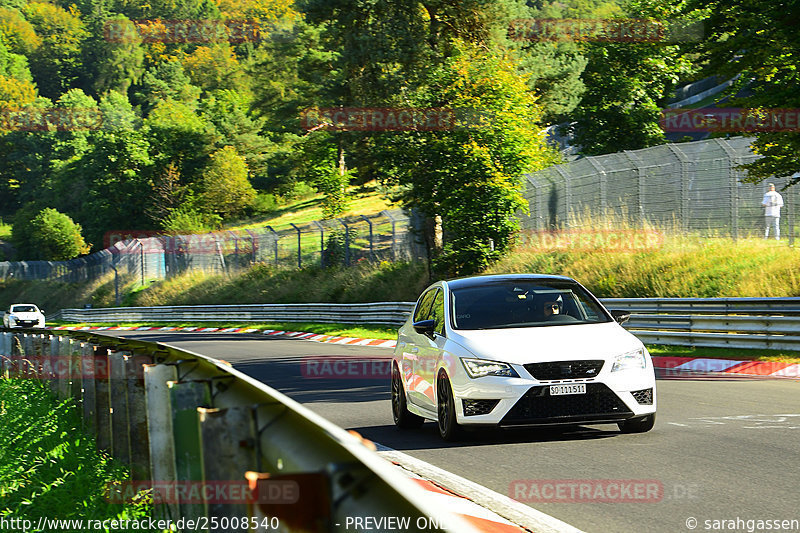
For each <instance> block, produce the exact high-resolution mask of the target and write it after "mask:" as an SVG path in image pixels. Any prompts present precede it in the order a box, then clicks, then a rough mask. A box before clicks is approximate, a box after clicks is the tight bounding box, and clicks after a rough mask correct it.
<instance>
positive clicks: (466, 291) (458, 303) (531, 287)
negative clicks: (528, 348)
mask: <svg viewBox="0 0 800 533" xmlns="http://www.w3.org/2000/svg"><path fill="white" fill-rule="evenodd" d="M451 294H452V296H451V303H452V309H453V313H452V325H453V328H454V329H496V328H521V327H538V326H557V325H567V324H596V323H600V322H610V321H611V319H610V318H609V317H608V315H607V314H606V312H605V311H603V309H602V308H601V307H600V306H599V305H598V304H597V303H596V302H595V300H594V299H593V298H592V297H591V296H590V295H589V294H588V293H587V292H586V291H585V290H584V289H583V288H581V287H580V286H579V285H577V284H576V283H571V282H568V281H559V280H553V281H547V280H535V281H519V282H517V281H506V280H501V281H492V282H487V283H486V284H481V285H475V286H471V287H462V288H455V289H453V290H452V292H451Z"/></svg>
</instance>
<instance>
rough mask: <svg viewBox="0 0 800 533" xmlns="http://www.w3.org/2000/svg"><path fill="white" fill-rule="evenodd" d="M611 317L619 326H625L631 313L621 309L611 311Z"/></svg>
mask: <svg viewBox="0 0 800 533" xmlns="http://www.w3.org/2000/svg"><path fill="white" fill-rule="evenodd" d="M609 312H610V313H611V316H613V317H614V320H616V321H617V324H624V323H625V322H627V321H628V319H629V318H630V317H631V313H630V311H622V310H621V309H613V310H609Z"/></svg>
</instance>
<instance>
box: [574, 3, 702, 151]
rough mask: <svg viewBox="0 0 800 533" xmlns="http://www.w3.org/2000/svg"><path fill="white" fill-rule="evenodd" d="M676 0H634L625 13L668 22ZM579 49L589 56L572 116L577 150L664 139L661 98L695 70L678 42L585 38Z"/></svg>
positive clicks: (630, 145) (630, 147) (676, 9)
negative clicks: (581, 95) (589, 40)
mask: <svg viewBox="0 0 800 533" xmlns="http://www.w3.org/2000/svg"><path fill="white" fill-rule="evenodd" d="M678 3H679V2H677V1H674V2H673V1H672V0H665V1H661V0H655V1H651V0H643V1H641V2H639V1H632V2H631V3H630V4H629V5H628V15H629V16H631V17H634V18H644V17H653V18H656V19H658V20H669V19H673V18H676V17H677V16H678V15H679V14H680V9H679V7H678V6H676V5H672V4H678ZM583 50H584V54H585V55H586V58H587V60H588V63H587V66H586V69H585V70H584V72H583V75H582V79H583V83H584V84H585V86H586V91H585V93H584V94H583V97H582V99H581V103H580V104H579V105H578V107H577V108H576V110H575V112H574V113H573V114H572V116H571V119H572V120H574V121H575V123H576V124H575V126H574V130H573V133H574V136H575V143H576V144H577V145H579V146H580V147H581V152H582V153H584V154H586V155H598V154H606V153H612V152H619V151H621V150H636V149H639V148H646V147H648V146H653V145H656V144H662V143H664V142H665V138H664V132H663V130H662V129H661V128H660V126H659V119H660V116H661V112H660V110H661V108H660V106H659V101H660V100H661V99H662V98H664V97H665V96H666V95H667V94H669V91H670V90H672V88H673V87H675V86H676V84H677V82H678V80H679V79H681V77H683V76H688V75H690V74H691V73H693V72H694V68H695V67H693V65H692V63H691V62H690V60H689V58H688V57H687V56H686V55H685V53H684V50H683V49H682V48H681V46H680V45H678V44H664V43H655V44H651V43H626V42H622V43H615V42H609V43H603V42H587V43H584V44H583Z"/></svg>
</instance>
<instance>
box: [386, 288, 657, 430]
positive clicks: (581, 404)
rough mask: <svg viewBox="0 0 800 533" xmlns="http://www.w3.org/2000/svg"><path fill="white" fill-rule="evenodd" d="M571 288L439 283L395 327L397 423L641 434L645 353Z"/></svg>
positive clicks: (649, 419) (617, 319)
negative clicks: (612, 428) (605, 428)
mask: <svg viewBox="0 0 800 533" xmlns="http://www.w3.org/2000/svg"><path fill="white" fill-rule="evenodd" d="M629 317H630V314H629V313H626V312H622V311H608V310H607V309H606V308H605V307H603V305H602V304H601V303H600V302H599V301H598V300H597V298H595V297H594V296H593V295H592V294H591V293H590V292H589V291H588V290H586V289H585V288H584V287H583V286H582V285H580V284H579V283H578V282H577V281H575V280H573V279H571V278H567V277H563V276H549V275H547V276H546V275H535V274H514V275H494V276H477V277H471V278H462V279H456V280H451V281H439V282H437V283H434V284H433V285H431V286H430V287H429V288H428V289H427V290H426V291H425V292H424V293H423V294H422V296H420V298H419V300H418V301H417V305H416V307H415V309H414V312H413V314H412V315H411V316H410V317H409V319H408V320H407V321H406V323H405V324H404V325H403V326H402V327H401V328H400V330H399V332H398V338H397V347H396V348H395V353H394V357H393V361H392V382H391V387H392V413H393V417H394V422H395V424H396V425H397V426H399V427H416V426H419V425H420V424H422V422H423V421H424V419H430V420H435V421H437V422H438V425H439V433H440V434H441V436H442V438H444V439H446V440H452V439H454V438H456V437H457V435H458V433H459V430H460V429H461V428H462V427H465V426H475V427H480V426H495V427H496V426H503V427H513V426H548V425H561V426H571V425H572V426H574V425H577V424H600V423H615V424H617V425H618V426H619V429H620V430H621V431H622V432H624V433H640V432H645V431H649V430H650V429H652V427H653V425H654V423H655V416H656V382H655V372H654V370H653V363H652V360H651V358H650V354H649V353H648V351H647V349H646V348H645V347H644V345H643V344H642V342H641V341H640V340H639V339H637V338H636V337H634V336H633V335H632V334H630V333H629V332H628V331H626V330H625V329H624V328H622V326H621V325H620V324H621V323H622V322H624V321H625V320H627V319H628V318H629Z"/></svg>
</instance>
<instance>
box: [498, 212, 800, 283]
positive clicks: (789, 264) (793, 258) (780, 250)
mask: <svg viewBox="0 0 800 533" xmlns="http://www.w3.org/2000/svg"><path fill="white" fill-rule="evenodd" d="M570 228H571V230H570V232H569V233H564V232H562V234H561V235H562V236H570V235H571V236H572V237H573V238H574V241H575V242H576V244H575V245H574V246H569V245H566V246H563V247H561V248H560V249H552V248H554V247H551V249H549V250H543V249H542V246H540V245H541V243H542V241H543V239H538V240H537V239H536V236H535V235H534V238H533V239H528V242H529V243H530V242H531V241H532V242H533V243H534V244H536V245H537V246H531V245H530V244H528V245H525V244H521V245H520V246H519V247H518V248H517V249H516V250H514V252H513V253H512V254H510V255H508V256H507V257H505V258H504V259H502V260H501V261H499V262H498V263H496V264H495V265H493V266H492V267H491V268H490V269H489V270H488V273H499V272H539V273H545V274H561V275H565V276H570V277H573V278H575V279H577V280H579V281H580V282H581V283H583V284H584V285H586V286H587V287H588V288H589V289H590V290H591V291H592V292H594V293H595V294H597V295H598V296H601V297H630V298H641V297H682V296H683V297H719V296H729V297H735V296H798V295H800V268H798V266H799V265H800V251H798V250H797V249H795V248H794V247H790V246H788V242H787V240H786V239H784V240H782V241H777V242H776V241H774V240H765V239H762V238H756V237H747V238H742V239H738V240H733V239H730V238H726V237H709V236H704V235H699V234H685V233H682V232H680V231H679V230H678V229H677V224H675V223H672V224H668V225H665V226H662V227H656V226H653V225H647V226H645V227H636V226H633V225H631V224H629V223H627V222H626V221H625V218H624V217H604V218H601V219H597V218H595V219H592V218H591V217H587V216H584V217H580V218H579V217H574V218H573V219H572V221H571V224H570ZM614 232H616V234H615V235H616V237H618V239H619V240H622V241H625V242H627V243H628V244H632V243H634V239H636V238H637V237H641V236H642V235H651V236H652V235H657V236H659V238H658V241H657V242H656V241H655V240H652V239H651V243H653V242H656V244H655V245H652V246H644V247H638V248H637V247H636V246H633V245H631V246H628V247H621V249H620V248H617V249H613V248H611V247H609V246H604V245H607V244H608V243H609V242H610V241H609V240H608V239H604V238H603V235H608V234H609V233H610V234H614ZM582 233H583V234H585V235H588V237H587V238H585V239H584V240H580V235H581V234H582ZM592 235H594V236H598V237H597V238H596V239H594V240H593V239H592ZM555 236H558V234H555ZM554 238H555V237H554Z"/></svg>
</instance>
